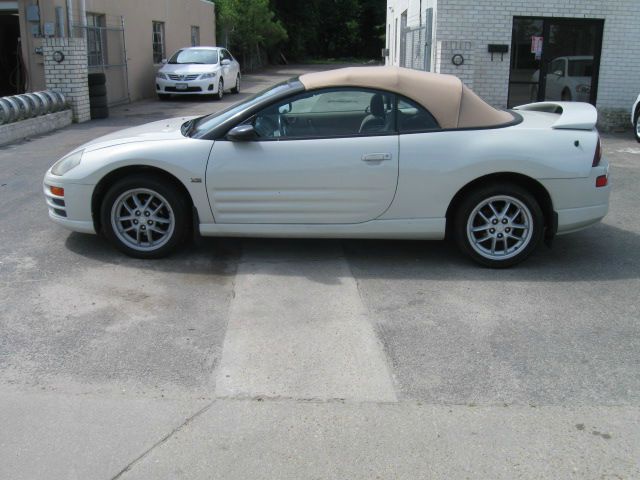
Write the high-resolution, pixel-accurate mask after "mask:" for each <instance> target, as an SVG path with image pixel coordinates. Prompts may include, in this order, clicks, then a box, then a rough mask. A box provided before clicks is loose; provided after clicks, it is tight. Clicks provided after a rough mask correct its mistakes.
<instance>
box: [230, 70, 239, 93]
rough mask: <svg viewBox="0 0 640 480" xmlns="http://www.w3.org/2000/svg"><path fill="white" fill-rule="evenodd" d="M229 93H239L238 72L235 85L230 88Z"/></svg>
mask: <svg viewBox="0 0 640 480" xmlns="http://www.w3.org/2000/svg"><path fill="white" fill-rule="evenodd" d="M231 93H240V74H238V76H237V77H236V86H235V87H233V88H232V89H231Z"/></svg>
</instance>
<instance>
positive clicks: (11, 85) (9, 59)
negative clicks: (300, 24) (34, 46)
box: [0, 12, 24, 97]
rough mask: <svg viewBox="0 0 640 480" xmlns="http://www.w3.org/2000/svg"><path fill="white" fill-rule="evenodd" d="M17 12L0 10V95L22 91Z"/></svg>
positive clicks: (22, 77)
mask: <svg viewBox="0 0 640 480" xmlns="http://www.w3.org/2000/svg"><path fill="white" fill-rule="evenodd" d="M19 39H20V24H19V23H18V12H15V13H8V12H7V13H5V12H0V72H2V74H1V75H0V97H2V96H5V95H15V94H17V93H22V92H24V74H23V72H22V69H21V68H20V67H19V65H20V61H19V58H20V52H19V49H20V40H19Z"/></svg>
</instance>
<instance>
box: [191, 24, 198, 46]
mask: <svg viewBox="0 0 640 480" xmlns="http://www.w3.org/2000/svg"><path fill="white" fill-rule="evenodd" d="M191 46H192V47H199V46H200V27H198V26H197V25H191Z"/></svg>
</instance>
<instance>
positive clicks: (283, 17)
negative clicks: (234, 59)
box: [215, 0, 386, 61]
mask: <svg viewBox="0 0 640 480" xmlns="http://www.w3.org/2000/svg"><path fill="white" fill-rule="evenodd" d="M215 4H216V22H217V31H218V42H219V43H221V44H224V45H226V46H228V47H229V48H231V49H232V50H233V51H234V52H235V53H236V54H238V55H240V56H241V57H243V58H244V57H250V56H251V55H254V54H255V52H256V51H258V50H263V51H264V50H266V51H267V52H270V53H277V52H278V51H281V52H283V53H284V54H285V56H286V57H287V58H288V59H289V60H292V61H298V60H312V59H326V58H347V57H358V58H369V59H377V58H379V57H380V49H381V48H382V47H383V45H384V33H385V27H384V22H385V7H386V2H385V1H384V0H216V2H215Z"/></svg>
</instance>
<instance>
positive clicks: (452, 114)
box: [44, 67, 610, 267]
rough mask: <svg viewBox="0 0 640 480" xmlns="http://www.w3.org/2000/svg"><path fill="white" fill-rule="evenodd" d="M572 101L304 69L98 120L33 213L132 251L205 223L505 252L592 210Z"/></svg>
mask: <svg viewBox="0 0 640 480" xmlns="http://www.w3.org/2000/svg"><path fill="white" fill-rule="evenodd" d="M596 120H597V114H596V110H595V109H594V107H592V106H591V105H589V104H585V103H563V102H545V103H536V104H530V105H523V106H520V107H517V108H516V109H514V110H510V111H501V110H496V109H494V108H493V107H491V106H489V105H488V104H486V103H485V102H484V101H482V100H481V99H480V98H479V97H478V96H476V95H475V94H474V93H473V92H472V91H471V90H469V89H468V88H467V87H465V86H464V85H463V84H462V83H461V81H460V80H459V79H458V78H456V77H453V76H448V75H438V74H431V73H425V72H417V71H413V70H406V69H399V68H394V67H357V68H346V69H339V70H332V71H327V72H319V73H310V74H305V75H302V76H300V77H298V78H295V79H292V80H289V81H287V82H284V83H281V84H279V85H276V86H274V87H273V88H270V89H268V90H266V91H264V92H262V93H259V94H257V95H255V96H253V97H251V98H249V99H247V100H245V101H243V102H241V103H239V104H236V105H234V106H232V107H230V108H228V109H226V110H224V111H221V112H219V113H215V114H212V115H208V116H205V117H198V118H189V117H186V118H174V119H169V120H164V121H160V122H154V123H150V124H147V125H142V126H139V127H135V128H130V129H127V130H123V131H120V132H117V133H114V134H110V135H107V136H104V137H101V138H98V139H96V140H93V141H92V142H89V143H87V144H85V145H82V146H80V147H78V148H77V149H75V150H74V151H72V152H71V153H69V154H68V155H67V156H65V157H64V158H62V159H60V160H59V161H58V162H56V163H55V164H54V165H53V167H51V169H50V170H49V171H48V172H47V173H46V176H45V178H44V193H45V196H46V200H47V205H48V207H49V216H50V217H51V219H52V220H54V221H55V222H57V223H59V224H61V225H63V226H65V227H67V228H70V229H71V230H75V231H78V232H85V233H97V232H100V233H102V234H104V235H105V236H106V237H107V238H108V239H109V240H110V241H111V242H112V243H113V244H114V245H115V246H116V247H118V248H119V249H120V250H122V251H123V252H125V253H127V254H129V255H131V256H134V257H142V258H155V257H161V256H164V255H167V254H169V253H170V252H172V251H174V250H175V249H176V248H178V247H179V246H180V245H181V244H183V243H184V242H185V241H186V240H187V239H188V238H189V237H190V235H191V234H192V233H193V231H194V228H197V229H198V230H199V233H200V234H202V235H205V236H254V237H255V236H257V237H260V236H263V237H267V236H268V237H327V238H329V237H331V238H394V239H443V238H445V236H448V237H449V238H452V239H454V240H455V241H456V242H457V243H458V245H459V246H460V247H461V249H462V250H463V251H464V252H465V253H466V254H468V255H469V256H470V257H471V258H473V259H475V260H476V261H478V262H480V263H481V264H483V265H487V266H491V267H506V266H509V265H513V264H515V263H517V262H519V261H522V260H523V259H524V258H526V257H527V256H528V255H529V254H530V253H531V252H532V251H533V250H534V249H535V248H536V247H537V246H538V245H539V244H540V242H541V241H542V240H543V239H547V240H550V239H551V238H553V236H554V235H555V234H563V233H568V232H572V231H575V230H578V229H581V228H583V227H586V226H588V225H591V224H593V223H595V222H598V221H599V220H600V219H601V218H602V217H604V216H605V214H606V213H607V210H608V202H609V190H610V187H609V185H608V183H609V182H608V180H609V179H608V173H609V172H608V171H609V166H608V163H607V162H606V160H605V159H603V158H602V155H601V153H602V150H601V147H600V139H599V136H598V132H597V130H596V129H595V124H596Z"/></svg>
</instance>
